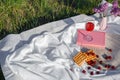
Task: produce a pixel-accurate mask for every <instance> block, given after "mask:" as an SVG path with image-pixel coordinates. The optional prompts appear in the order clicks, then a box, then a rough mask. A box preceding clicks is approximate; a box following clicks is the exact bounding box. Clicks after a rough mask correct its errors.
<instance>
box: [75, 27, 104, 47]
mask: <svg viewBox="0 0 120 80" xmlns="http://www.w3.org/2000/svg"><path fill="white" fill-rule="evenodd" d="M76 43H77V44H78V45H82V46H91V47H100V48H105V32H98V31H86V30H82V29H78V30H77V42H76Z"/></svg>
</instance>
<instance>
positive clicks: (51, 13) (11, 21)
mask: <svg viewBox="0 0 120 80" xmlns="http://www.w3.org/2000/svg"><path fill="white" fill-rule="evenodd" d="M100 1H101V0H0V39H2V38H3V37H5V36H6V35H8V34H11V33H20V32H22V31H25V30H28V29H31V28H34V27H37V26H39V25H42V24H45V23H48V22H51V21H55V20H60V19H64V18H68V17H71V16H75V15H79V14H87V15H91V14H93V11H92V9H93V7H95V6H96V5H97V4H98V3H99V2H100ZM108 1H109V2H111V1H112V0H108ZM2 77H3V76H2V74H1V73H0V80H4V79H2Z"/></svg>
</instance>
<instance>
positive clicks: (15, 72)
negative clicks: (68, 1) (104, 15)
mask: <svg viewBox="0 0 120 80" xmlns="http://www.w3.org/2000/svg"><path fill="white" fill-rule="evenodd" d="M78 18H79V19H78ZM74 20H75V21H77V20H79V21H80V20H81V21H80V22H81V23H80V22H79V23H76V22H75V21H74ZM91 20H95V18H94V17H93V16H90V17H89V16H86V15H80V16H76V17H73V18H72V19H70V18H69V19H67V20H63V21H64V22H66V23H70V24H68V25H66V24H64V23H63V22H62V21H58V22H53V23H51V24H46V25H42V26H41V28H35V29H33V30H30V31H27V32H23V33H21V34H20V35H10V36H7V37H6V38H4V39H3V40H1V42H0V44H1V45H2V46H0V62H1V66H2V70H3V73H4V76H5V79H6V80H91V79H92V80H106V79H108V80H119V79H120V77H119V76H120V73H119V72H120V71H119V69H118V71H114V72H103V74H100V75H98V76H97V75H96V76H90V75H89V74H88V73H87V74H86V75H84V74H83V73H81V70H82V69H86V66H87V65H86V64H84V65H82V66H81V67H78V66H77V65H76V64H74V62H73V61H72V57H73V56H74V55H75V54H76V53H77V52H78V51H80V49H81V48H82V47H81V46H77V45H76V37H77V36H76V30H77V29H78V28H82V29H83V28H84V26H85V23H86V22H83V21H91ZM72 21H74V22H75V23H72ZM93 22H94V23H95V25H96V28H95V30H98V28H99V26H97V23H98V21H97V20H95V21H93ZM55 24H56V25H55ZM58 25H59V26H58ZM51 26H52V27H51ZM65 26H66V27H65ZM45 27H49V28H47V29H48V30H47V29H45ZM41 29H42V30H43V31H39V30H41ZM31 32H32V33H31ZM106 32H107V33H110V34H115V35H117V39H118V40H117V41H118V42H119V40H120V36H119V35H120V17H113V16H110V17H108V28H107V30H106ZM29 33H30V34H29ZM37 33H39V34H37ZM40 33H41V34H40ZM33 35H35V36H33ZM31 36H33V37H31ZM114 38H115V36H114V37H113V38H112V39H114ZM115 39H116V38H115ZM25 40H26V41H25ZM113 41H114V40H113ZM116 45H117V48H116V49H114V50H116V51H117V52H116V53H115V54H117V55H114V57H118V56H120V55H119V54H118V53H120V50H119V49H120V44H116ZM108 46H109V44H108ZM110 47H111V46H110ZM114 62H115V60H114V61H112V62H111V63H114ZM119 64H120V61H118V63H117V64H116V65H119ZM70 69H72V70H73V71H71V70H70ZM93 71H96V70H95V69H94V68H93Z"/></svg>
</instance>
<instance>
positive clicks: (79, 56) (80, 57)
mask: <svg viewBox="0 0 120 80" xmlns="http://www.w3.org/2000/svg"><path fill="white" fill-rule="evenodd" d="M86 58H87V54H86V53H82V52H79V53H78V54H77V55H75V56H74V57H73V60H74V62H75V63H76V64H77V65H79V66H81V65H82V64H83V62H84V61H85V60H86Z"/></svg>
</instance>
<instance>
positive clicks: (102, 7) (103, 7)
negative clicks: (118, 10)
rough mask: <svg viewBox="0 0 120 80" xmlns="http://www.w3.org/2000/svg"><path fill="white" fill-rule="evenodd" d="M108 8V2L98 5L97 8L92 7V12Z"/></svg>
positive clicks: (99, 11)
mask: <svg viewBox="0 0 120 80" xmlns="http://www.w3.org/2000/svg"><path fill="white" fill-rule="evenodd" d="M107 8H108V2H106V3H104V4H101V5H99V6H98V7H97V8H94V12H96V13H101V12H104V11H105V10H106V9H107Z"/></svg>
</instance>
